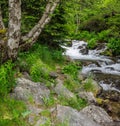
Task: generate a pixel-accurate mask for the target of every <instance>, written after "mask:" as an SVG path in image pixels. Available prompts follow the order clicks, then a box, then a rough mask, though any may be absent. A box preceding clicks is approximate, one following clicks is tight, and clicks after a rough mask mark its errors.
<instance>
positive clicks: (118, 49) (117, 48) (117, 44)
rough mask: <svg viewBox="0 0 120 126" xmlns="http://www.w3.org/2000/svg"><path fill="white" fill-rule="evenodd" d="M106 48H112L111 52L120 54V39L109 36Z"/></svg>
mask: <svg viewBox="0 0 120 126" xmlns="http://www.w3.org/2000/svg"><path fill="white" fill-rule="evenodd" d="M107 46H108V48H109V49H111V50H112V52H113V54H115V55H120V39H115V38H111V39H109V40H108V45H107Z"/></svg>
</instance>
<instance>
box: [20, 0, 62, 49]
mask: <svg viewBox="0 0 120 126" xmlns="http://www.w3.org/2000/svg"><path fill="white" fill-rule="evenodd" d="M59 2H60V0H49V2H48V4H47V5H46V9H45V11H44V13H43V16H42V18H41V19H40V20H39V22H38V23H37V25H35V26H34V27H33V28H32V29H31V31H30V32H29V33H28V34H27V35H26V36H23V37H22V38H21V42H22V43H20V48H21V49H26V47H27V48H29V47H31V46H32V45H33V44H34V43H35V42H36V41H37V39H38V37H39V35H40V33H41V32H42V29H43V28H44V27H45V25H46V24H48V23H49V22H50V20H51V17H52V16H51V15H52V14H53V12H54V10H55V8H56V6H57V5H58V4H59Z"/></svg>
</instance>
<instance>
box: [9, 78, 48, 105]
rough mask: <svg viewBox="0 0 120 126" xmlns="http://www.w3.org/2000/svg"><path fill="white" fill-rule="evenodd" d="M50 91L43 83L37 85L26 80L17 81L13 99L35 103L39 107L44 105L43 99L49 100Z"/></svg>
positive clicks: (19, 79)
mask: <svg viewBox="0 0 120 126" xmlns="http://www.w3.org/2000/svg"><path fill="white" fill-rule="evenodd" d="M49 94H50V91H49V89H47V88H46V87H45V86H44V85H42V84H41V83H35V82H32V81H31V80H28V79H25V78H18V79H17V86H16V87H15V89H14V91H13V93H12V94H11V96H12V97H14V98H16V99H19V100H23V101H25V102H31V101H32V102H34V103H35V104H38V105H43V104H44V102H43V98H49Z"/></svg>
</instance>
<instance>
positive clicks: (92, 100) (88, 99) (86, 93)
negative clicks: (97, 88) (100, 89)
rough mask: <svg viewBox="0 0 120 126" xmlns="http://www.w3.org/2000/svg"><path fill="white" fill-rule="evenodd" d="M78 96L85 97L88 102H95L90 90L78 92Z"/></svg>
mask: <svg viewBox="0 0 120 126" xmlns="http://www.w3.org/2000/svg"><path fill="white" fill-rule="evenodd" d="M78 96H79V97H80V98H83V99H86V100H87V101H88V103H96V99H95V97H94V95H93V93H92V92H85V91H83V92H79V93H78Z"/></svg>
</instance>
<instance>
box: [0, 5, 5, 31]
mask: <svg viewBox="0 0 120 126" xmlns="http://www.w3.org/2000/svg"><path fill="white" fill-rule="evenodd" d="M0 29H5V26H4V23H3V19H2V10H1V5H0Z"/></svg>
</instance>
